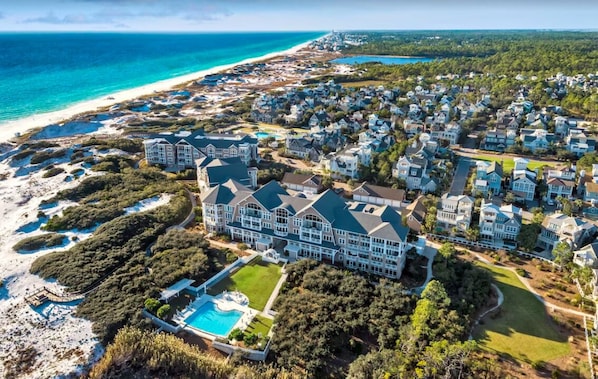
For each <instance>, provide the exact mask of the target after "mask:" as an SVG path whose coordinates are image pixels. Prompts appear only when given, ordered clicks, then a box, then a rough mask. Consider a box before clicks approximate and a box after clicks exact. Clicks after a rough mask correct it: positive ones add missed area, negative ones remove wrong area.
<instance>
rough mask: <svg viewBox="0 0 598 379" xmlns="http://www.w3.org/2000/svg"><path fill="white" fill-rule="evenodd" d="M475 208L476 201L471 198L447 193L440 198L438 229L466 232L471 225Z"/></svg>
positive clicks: (437, 218)
mask: <svg viewBox="0 0 598 379" xmlns="http://www.w3.org/2000/svg"><path fill="white" fill-rule="evenodd" d="M473 206H474V199H473V198H472V197H470V196H465V195H458V196H454V195H449V194H448V193H445V194H444V195H442V197H441V198H440V205H439V207H438V211H437V212H436V221H437V224H436V225H437V227H439V228H441V229H444V230H450V229H452V228H456V229H457V231H459V232H465V231H466V230H467V229H469V225H470V224H471V218H472V214H473Z"/></svg>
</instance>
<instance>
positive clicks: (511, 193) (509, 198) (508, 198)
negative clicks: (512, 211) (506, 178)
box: [503, 191, 515, 204]
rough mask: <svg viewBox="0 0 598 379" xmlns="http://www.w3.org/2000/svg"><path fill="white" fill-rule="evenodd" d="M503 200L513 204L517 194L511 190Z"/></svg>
mask: <svg viewBox="0 0 598 379" xmlns="http://www.w3.org/2000/svg"><path fill="white" fill-rule="evenodd" d="M503 200H504V202H505V203H507V204H513V203H514V202H515V195H513V192H511V191H509V192H507V194H506V195H505V198H504V199H503Z"/></svg>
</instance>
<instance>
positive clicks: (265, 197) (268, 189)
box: [252, 180, 289, 210]
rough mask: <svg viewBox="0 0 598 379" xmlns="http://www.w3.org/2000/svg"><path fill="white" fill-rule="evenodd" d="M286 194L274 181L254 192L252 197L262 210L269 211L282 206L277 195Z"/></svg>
mask: <svg viewBox="0 0 598 379" xmlns="http://www.w3.org/2000/svg"><path fill="white" fill-rule="evenodd" d="M288 194H289V193H288V192H287V191H285V190H284V188H282V186H281V185H280V183H278V182H277V181H275V180H271V181H269V182H268V183H267V184H265V185H263V186H262V187H260V188H259V189H258V190H257V191H255V192H254V193H253V195H252V196H253V198H254V199H255V200H257V201H258V202H259V203H260V204H261V205H262V206H263V207H264V208H266V209H268V210H271V209H274V208H276V207H277V206H279V205H280V204H282V201H281V199H280V197H279V196H278V195H288Z"/></svg>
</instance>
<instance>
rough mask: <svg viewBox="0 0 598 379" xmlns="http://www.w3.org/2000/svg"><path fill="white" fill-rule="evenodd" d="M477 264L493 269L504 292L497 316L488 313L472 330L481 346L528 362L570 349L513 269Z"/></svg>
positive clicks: (497, 282) (556, 356) (543, 359)
mask: <svg viewBox="0 0 598 379" xmlns="http://www.w3.org/2000/svg"><path fill="white" fill-rule="evenodd" d="M476 264H479V265H480V266H482V267H484V268H485V269H487V270H489V271H490V272H491V273H492V276H493V277H494V280H495V282H496V285H497V286H498V288H499V289H500V290H501V291H502V293H503V294H504V303H503V306H502V310H501V313H500V314H499V316H498V317H496V318H494V319H493V318H492V317H490V316H487V317H486V318H485V319H484V323H483V325H480V326H479V327H478V328H476V330H475V332H474V337H475V338H476V340H478V342H479V344H480V345H481V346H482V348H484V349H487V350H489V351H493V352H496V353H499V354H508V355H510V356H512V357H513V358H515V359H517V360H518V361H523V362H528V363H533V362H540V361H543V362H548V361H550V360H553V359H555V358H559V357H562V356H565V355H568V354H569V353H570V347H569V344H568V343H567V339H566V338H565V337H563V336H561V335H560V334H559V333H558V332H557V330H556V329H555V326H554V325H553V324H552V323H551V321H550V320H549V318H548V315H547V314H546V309H545V307H544V305H543V304H542V303H541V302H540V301H539V300H538V299H536V297H535V296H534V295H533V294H532V293H531V292H529V291H528V290H527V288H526V287H525V286H524V285H523V283H521V281H520V280H519V278H517V275H515V273H513V272H512V271H509V270H505V269H502V268H498V267H494V266H489V265H486V264H483V263H476Z"/></svg>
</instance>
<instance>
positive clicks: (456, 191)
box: [449, 157, 471, 196]
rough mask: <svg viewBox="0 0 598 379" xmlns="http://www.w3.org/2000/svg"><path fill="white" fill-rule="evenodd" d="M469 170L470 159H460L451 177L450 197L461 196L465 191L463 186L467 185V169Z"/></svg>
mask: <svg viewBox="0 0 598 379" xmlns="http://www.w3.org/2000/svg"><path fill="white" fill-rule="evenodd" d="M470 168H471V159H469V158H468V157H460V158H459V163H458V164H457V169H456V170H455V175H454V176H453V183H452V184H451V190H450V191H449V194H450V195H453V196H458V195H463V191H464V190H465V184H467V178H468V175H469V169H470Z"/></svg>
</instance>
